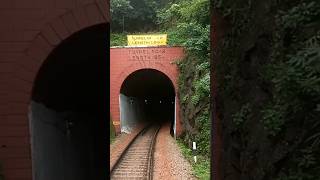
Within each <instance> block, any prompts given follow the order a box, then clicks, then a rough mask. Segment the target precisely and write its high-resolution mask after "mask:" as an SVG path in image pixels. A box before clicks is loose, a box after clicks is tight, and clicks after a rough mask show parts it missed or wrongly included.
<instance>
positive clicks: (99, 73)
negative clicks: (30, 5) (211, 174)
mask: <svg viewBox="0 0 320 180" xmlns="http://www.w3.org/2000/svg"><path fill="white" fill-rule="evenodd" d="M108 26H109V25H107V24H100V25H95V26H92V27H89V28H86V29H84V30H81V31H79V32H77V33H75V34H73V35H71V36H70V37H69V38H67V39H66V40H64V41H63V42H62V43H60V44H59V45H58V46H57V47H56V48H55V49H54V50H53V51H52V52H51V53H50V55H49V56H48V57H47V59H46V60H45V61H44V62H43V64H42V66H41V68H40V70H39V72H38V74H37V77H36V79H35V82H34V87H33V92H32V101H31V105H30V112H29V117H30V127H31V132H30V134H31V144H32V148H31V150H32V164H33V176H34V179H35V180H57V179H61V180H87V179H97V180H100V179H101V180H102V179H105V178H106V177H107V174H105V173H106V169H107V167H106V166H107V153H106V152H107V148H108V146H107V142H108V141H109V139H108V128H107V127H108V126H107V120H108V119H109V117H108V115H107V114H106V104H107V102H108V101H107V93H106V92H107V84H108V83H107V82H108V79H107V78H108V73H107V68H108V63H107V56H108V55H107V49H108V46H109V45H108V43H109V33H108V30H109V27H108Z"/></svg>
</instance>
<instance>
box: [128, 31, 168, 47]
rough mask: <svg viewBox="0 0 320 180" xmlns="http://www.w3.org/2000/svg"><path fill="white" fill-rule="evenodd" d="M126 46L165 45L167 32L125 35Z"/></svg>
mask: <svg viewBox="0 0 320 180" xmlns="http://www.w3.org/2000/svg"><path fill="white" fill-rule="evenodd" d="M127 38H128V46H161V45H167V34H153V35H127Z"/></svg>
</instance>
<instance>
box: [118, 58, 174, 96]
mask: <svg viewBox="0 0 320 180" xmlns="http://www.w3.org/2000/svg"><path fill="white" fill-rule="evenodd" d="M142 69H154V70H158V71H160V72H162V73H163V74H165V75H166V76H167V77H168V78H169V79H170V81H171V83H172V85H173V87H174V91H175V94H177V92H178V87H177V78H176V76H175V74H174V73H173V72H172V71H171V70H170V69H169V68H168V67H166V66H165V65H164V64H162V63H154V64H141V63H135V64H132V65H130V66H129V67H127V68H125V69H124V71H122V72H121V73H120V74H119V76H118V78H117V79H118V80H119V84H117V87H116V88H117V89H118V92H119V93H120V89H121V86H122V84H123V83H124V81H125V80H126V78H127V77H128V76H129V75H130V74H132V73H134V72H136V71H138V70H142Z"/></svg>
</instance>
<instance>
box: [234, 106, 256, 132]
mask: <svg viewBox="0 0 320 180" xmlns="http://www.w3.org/2000/svg"><path fill="white" fill-rule="evenodd" d="M251 111H252V110H251V108H250V104H248V103H247V104H245V105H243V106H242V107H241V109H240V110H239V112H237V113H235V114H234V115H233V122H234V124H235V125H236V126H237V127H241V126H242V125H243V123H244V122H245V121H246V120H247V119H248V118H249V116H250V113H251Z"/></svg>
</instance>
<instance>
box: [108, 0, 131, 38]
mask: <svg viewBox="0 0 320 180" xmlns="http://www.w3.org/2000/svg"><path fill="white" fill-rule="evenodd" d="M132 10H133V7H132V6H131V5H130V1H128V0H111V9H110V11H111V18H112V23H113V24H112V26H113V27H117V26H118V25H120V24H122V32H124V23H125V21H124V20H125V18H128V17H130V14H131V13H132V12H133V11H132Z"/></svg>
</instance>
